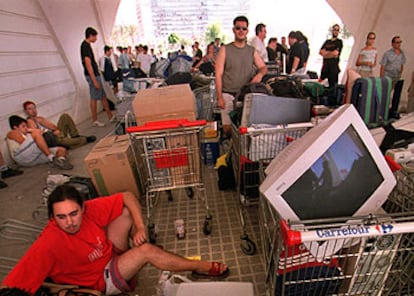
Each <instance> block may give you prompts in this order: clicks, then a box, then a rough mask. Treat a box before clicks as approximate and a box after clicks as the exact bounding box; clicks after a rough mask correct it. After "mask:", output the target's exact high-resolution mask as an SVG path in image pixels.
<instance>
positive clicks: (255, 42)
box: [250, 23, 269, 62]
mask: <svg viewBox="0 0 414 296" xmlns="http://www.w3.org/2000/svg"><path fill="white" fill-rule="evenodd" d="M266 33H267V31H266V25H265V24H262V23H260V24H258V25H256V36H254V37H253V39H252V40H251V41H250V45H251V46H253V47H254V48H255V49H256V50H257V51H258V53H259V55H260V57H261V58H262V59H263V61H264V62H268V61H269V59H268V57H267V50H266V45H265V42H264V40H265V39H266Z"/></svg>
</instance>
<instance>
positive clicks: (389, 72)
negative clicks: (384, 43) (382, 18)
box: [380, 36, 406, 118]
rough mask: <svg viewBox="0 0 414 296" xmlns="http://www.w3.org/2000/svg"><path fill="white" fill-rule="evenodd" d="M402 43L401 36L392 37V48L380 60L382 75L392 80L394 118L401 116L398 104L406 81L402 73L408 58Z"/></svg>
mask: <svg viewBox="0 0 414 296" xmlns="http://www.w3.org/2000/svg"><path fill="white" fill-rule="evenodd" d="M401 43H402V40H401V38H400V36H394V37H392V40H391V45H392V48H391V49H389V50H387V51H386V52H385V53H384V55H383V56H382V59H381V62H380V65H381V67H380V76H381V77H384V76H387V77H389V78H391V80H392V88H393V90H394V93H393V96H392V107H391V112H390V117H393V118H399V114H398V104H399V103H400V97H401V91H402V87H403V83H404V80H401V75H402V72H403V70H404V64H405V61H406V58H405V54H404V52H403V51H402V49H401Z"/></svg>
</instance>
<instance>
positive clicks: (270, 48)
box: [266, 37, 277, 62]
mask: <svg viewBox="0 0 414 296" xmlns="http://www.w3.org/2000/svg"><path fill="white" fill-rule="evenodd" d="M276 48H277V39H276V38H274V37H272V38H270V39H269V41H268V42H267V47H266V51H267V59H268V61H269V62H276Z"/></svg>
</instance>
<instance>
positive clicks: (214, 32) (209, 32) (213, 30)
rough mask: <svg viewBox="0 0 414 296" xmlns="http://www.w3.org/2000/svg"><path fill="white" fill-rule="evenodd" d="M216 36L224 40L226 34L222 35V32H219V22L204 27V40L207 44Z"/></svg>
mask: <svg viewBox="0 0 414 296" xmlns="http://www.w3.org/2000/svg"><path fill="white" fill-rule="evenodd" d="M216 38H220V39H221V42H225V39H226V36H225V35H223V33H222V32H221V23H220V22H217V23H214V24H210V25H208V27H207V29H206V34H205V36H204V41H205V43H206V44H209V43H210V42H213V41H214V39H216Z"/></svg>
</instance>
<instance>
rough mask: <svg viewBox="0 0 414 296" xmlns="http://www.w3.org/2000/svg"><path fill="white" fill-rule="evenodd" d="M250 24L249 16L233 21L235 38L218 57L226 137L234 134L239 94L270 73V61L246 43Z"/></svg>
mask: <svg viewBox="0 0 414 296" xmlns="http://www.w3.org/2000/svg"><path fill="white" fill-rule="evenodd" d="M248 26H249V21H248V19H247V18H246V17H245V16H238V17H236V18H235V19H234V20H233V33H234V41H233V42H232V43H229V44H226V45H223V46H221V47H220V50H219V53H218V55H217V59H216V93H217V104H218V106H219V108H220V109H221V120H222V123H223V132H224V134H225V136H230V135H231V121H230V117H229V112H230V111H232V110H233V100H234V97H235V95H236V93H237V92H239V91H240V89H241V88H242V87H243V86H244V85H246V84H248V83H257V82H261V81H262V78H263V76H264V75H265V74H266V73H267V68H266V64H265V63H264V62H263V59H262V58H261V57H260V56H259V53H258V52H257V51H256V50H255V49H254V47H253V46H250V45H247V43H246V36H247V33H248V30H249V29H248ZM256 69H257V70H256ZM255 71H256V72H255Z"/></svg>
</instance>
